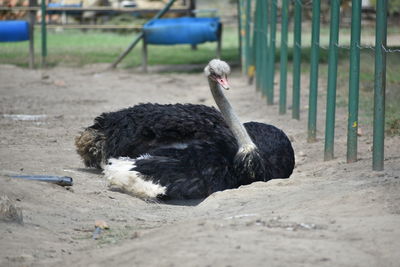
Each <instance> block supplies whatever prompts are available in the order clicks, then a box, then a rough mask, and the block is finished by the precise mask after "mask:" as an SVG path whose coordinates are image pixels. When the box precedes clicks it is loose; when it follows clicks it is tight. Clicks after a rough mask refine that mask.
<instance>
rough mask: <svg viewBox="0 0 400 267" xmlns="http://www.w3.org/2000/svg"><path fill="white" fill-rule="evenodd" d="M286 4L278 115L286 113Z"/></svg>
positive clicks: (284, 6)
mask: <svg viewBox="0 0 400 267" xmlns="http://www.w3.org/2000/svg"><path fill="white" fill-rule="evenodd" d="M288 2H289V1H288V0H282V18H281V19H282V29H281V60H280V90H279V92H280V93H279V114H285V113H286V83H287V60H288V59H287V55H288V24H289V17H288V9H289V3H288Z"/></svg>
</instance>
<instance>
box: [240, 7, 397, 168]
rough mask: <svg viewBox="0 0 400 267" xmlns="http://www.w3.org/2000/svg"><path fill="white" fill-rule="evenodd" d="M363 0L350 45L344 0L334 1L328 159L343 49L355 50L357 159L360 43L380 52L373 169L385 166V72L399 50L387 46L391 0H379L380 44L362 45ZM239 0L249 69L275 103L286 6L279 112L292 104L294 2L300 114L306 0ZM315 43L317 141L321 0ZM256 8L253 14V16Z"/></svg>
mask: <svg viewBox="0 0 400 267" xmlns="http://www.w3.org/2000/svg"><path fill="white" fill-rule="evenodd" d="M361 2H362V0H352V5H351V6H352V10H351V40H350V47H342V46H340V45H339V25H340V8H341V7H340V3H341V1H340V0H332V1H330V30H329V34H330V36H329V47H328V48H327V49H328V77H327V80H328V81H327V100H326V101H327V102H326V103H327V104H326V120H325V149H324V160H331V159H333V158H334V136H335V113H336V87H337V72H338V53H339V49H343V48H345V49H349V50H350V76H349V96H348V97H349V98H348V99H349V101H348V126H347V128H348V133H347V162H355V161H357V130H358V104H359V82H360V49H363V48H368V49H372V50H374V52H375V76H374V80H375V84H374V90H375V91H374V92H375V93H374V123H373V153H372V154H373V155H372V156H373V164H372V168H373V170H378V171H379V170H383V162H384V125H385V78H386V76H385V75H386V73H385V72H386V54H387V53H388V52H399V51H394V50H391V49H389V48H387V45H386V39H387V8H388V6H387V5H388V1H387V0H381V1H377V6H376V30H375V46H374V47H363V46H361V42H360V36H361V11H362V6H361ZM279 3H280V4H279V6H278V1H277V0H238V7H239V13H240V16H239V24H240V29H241V32H240V37H241V60H242V67H243V73H244V74H247V75H248V76H249V78H250V79H249V80H250V81H251V80H252V76H253V73H254V68H255V86H256V89H257V90H259V91H261V92H262V93H263V94H264V95H265V96H266V98H267V104H269V105H271V104H273V103H274V96H275V93H274V77H275V49H276V29H277V23H278V11H280V16H279V18H280V26H281V27H280V30H281V34H280V36H281V40H280V68H279V71H280V78H279V101H278V103H279V114H285V113H286V110H287V103H286V99H287V73H288V32H289V15H288V11H289V7H290V5H293V8H292V10H293V16H292V17H294V21H293V24H294V31H293V88H292V90H293V91H292V118H293V119H297V120H299V119H300V91H301V88H300V86H301V82H300V80H301V63H302V58H301V54H302V49H303V47H302V40H301V39H302V11H303V8H304V3H303V0H281V1H279ZM311 5H312V19H311V44H310V47H311V49H310V76H309V77H310V80H309V99H308V101H309V102H308V135H307V141H308V142H314V141H315V140H316V133H317V113H318V109H317V103H318V78H319V64H320V63H319V61H320V49H326V48H324V47H322V46H321V45H320V17H321V0H313V1H312V3H311ZM252 11H254V15H253V17H251V14H252Z"/></svg>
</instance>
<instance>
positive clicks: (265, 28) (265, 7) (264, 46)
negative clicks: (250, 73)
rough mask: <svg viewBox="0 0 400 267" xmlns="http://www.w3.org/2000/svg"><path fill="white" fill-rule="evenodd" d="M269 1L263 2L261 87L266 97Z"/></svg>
mask: <svg viewBox="0 0 400 267" xmlns="http://www.w3.org/2000/svg"><path fill="white" fill-rule="evenodd" d="M268 3H269V0H264V1H262V48H261V51H262V65H261V66H262V70H261V75H262V78H261V81H262V82H261V83H262V84H261V87H262V92H263V94H264V95H265V96H266V95H267V78H268V77H267V73H268V66H267V61H268V19H269V14H268V13H269V10H268Z"/></svg>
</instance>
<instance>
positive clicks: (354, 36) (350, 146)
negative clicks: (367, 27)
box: [347, 0, 361, 163]
mask: <svg viewBox="0 0 400 267" xmlns="http://www.w3.org/2000/svg"><path fill="white" fill-rule="evenodd" d="M351 8H352V12H351V44H350V78H349V112H348V124H347V162H348V163H350V162H355V161H357V129H358V98H359V88H360V86H359V83H360V48H359V45H360V38H361V0H353V2H352V4H351Z"/></svg>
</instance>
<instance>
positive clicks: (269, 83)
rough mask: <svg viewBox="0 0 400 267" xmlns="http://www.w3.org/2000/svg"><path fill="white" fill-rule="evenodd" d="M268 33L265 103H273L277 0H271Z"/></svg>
mask: <svg viewBox="0 0 400 267" xmlns="http://www.w3.org/2000/svg"><path fill="white" fill-rule="evenodd" d="M270 10H271V11H270V35H269V46H268V55H269V57H268V63H267V64H268V70H269V72H268V73H267V75H268V78H267V90H268V92H269V94H268V95H267V104H268V105H272V104H274V80H275V47H276V19H277V10H278V3H277V0H272V1H271V9H270Z"/></svg>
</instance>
